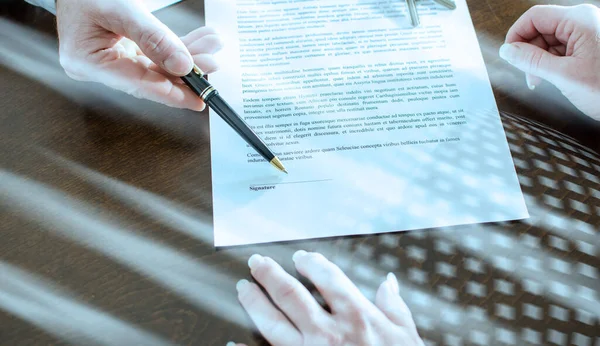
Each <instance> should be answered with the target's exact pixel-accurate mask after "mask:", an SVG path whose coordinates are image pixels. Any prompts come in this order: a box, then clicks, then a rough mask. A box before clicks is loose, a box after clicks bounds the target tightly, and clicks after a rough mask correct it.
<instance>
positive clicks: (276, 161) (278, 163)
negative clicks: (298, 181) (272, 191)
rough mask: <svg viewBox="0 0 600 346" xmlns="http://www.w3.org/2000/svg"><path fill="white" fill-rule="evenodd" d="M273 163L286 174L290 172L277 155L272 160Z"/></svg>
mask: <svg viewBox="0 0 600 346" xmlns="http://www.w3.org/2000/svg"><path fill="white" fill-rule="evenodd" d="M271 164H272V165H273V166H275V168H277V169H278V170H280V171H282V172H284V173H285V174H288V172H287V171H286V170H285V167H283V164H282V163H281V161H279V158H277V156H275V157H274V158H273V160H271Z"/></svg>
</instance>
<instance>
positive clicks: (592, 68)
mask: <svg viewBox="0 0 600 346" xmlns="http://www.w3.org/2000/svg"><path fill="white" fill-rule="evenodd" d="M500 56H501V57H502V58H503V59H505V60H507V61H508V62H509V63H510V64H512V65H513V66H515V67H516V68H518V69H520V70H521V71H523V72H525V73H526V77H527V81H528V84H529V87H530V88H531V89H533V88H535V86H536V85H537V84H539V82H540V80H539V78H542V79H545V80H547V81H549V82H550V83H552V84H554V85H555V86H556V87H557V88H558V89H559V90H560V91H561V92H562V93H563V94H564V95H565V96H566V97H567V98H568V99H569V101H571V102H572V103H573V104H574V105H575V106H576V107H577V108H579V110H581V111H582V112H583V113H585V114H587V115H589V116H590V117H592V118H594V119H596V120H600V101H599V100H600V9H599V8H598V7H596V6H593V5H578V6H566V7H565V6H534V7H532V8H531V9H529V10H528V11H527V12H525V14H523V15H522V16H521V18H519V19H518V20H517V21H516V22H515V23H514V24H513V26H512V27H511V28H510V30H509V31H508V34H507V35H506V42H505V44H504V45H502V47H501V48H500Z"/></svg>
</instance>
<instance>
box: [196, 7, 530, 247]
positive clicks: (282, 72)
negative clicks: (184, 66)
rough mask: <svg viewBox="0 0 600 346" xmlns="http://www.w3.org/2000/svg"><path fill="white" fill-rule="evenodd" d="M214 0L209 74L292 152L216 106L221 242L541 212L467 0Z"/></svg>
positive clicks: (213, 132)
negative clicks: (414, 12) (413, 3)
mask: <svg viewBox="0 0 600 346" xmlns="http://www.w3.org/2000/svg"><path fill="white" fill-rule="evenodd" d="M456 5H457V9H456V10H454V11H450V10H447V9H445V8H443V7H441V6H439V5H437V4H436V3H434V2H432V1H419V2H417V7H418V11H419V14H420V20H421V25H420V26H419V27H417V28H412V27H411V23H410V18H409V17H408V13H407V9H406V5H405V1H404V0H377V1H375V0H334V1H321V0H237V1H236V0H228V1H219V0H206V22H207V25H209V26H212V27H215V28H216V29H217V30H218V31H219V32H220V33H221V34H222V35H223V37H224V41H225V47H224V49H223V51H221V52H220V53H219V55H218V56H217V57H218V59H220V65H221V66H222V68H221V70H220V71H219V72H217V73H214V74H213V75H211V76H210V81H211V83H212V84H213V85H214V86H215V87H216V89H217V90H219V92H220V94H221V95H222V96H223V98H224V99H225V100H227V102H229V103H230V104H231V105H232V107H233V108H234V109H235V110H236V111H237V112H238V113H239V114H240V115H241V116H243V117H244V119H245V120H246V121H247V122H248V124H249V125H250V126H251V127H252V128H253V129H254V130H255V131H256V132H257V134H258V135H259V136H260V137H261V138H263V139H264V140H265V142H266V143H267V144H268V145H269V146H270V147H271V149H272V150H273V151H274V152H275V153H276V154H277V155H278V156H279V158H280V159H281V160H282V162H283V164H284V165H285V167H286V168H287V170H288V171H289V174H288V175H286V174H283V173H281V172H279V171H277V170H276V169H275V168H274V167H272V166H271V165H270V164H269V163H267V162H266V161H264V160H263V159H262V158H261V157H260V156H259V155H258V154H257V153H256V152H255V151H254V150H253V149H252V148H251V147H249V146H248V145H247V144H246V143H245V142H244V140H243V139H241V138H240V137H239V136H238V135H237V134H236V133H235V131H234V130H232V129H231V128H230V127H229V126H228V125H227V124H226V123H225V122H224V121H223V120H221V119H220V118H219V116H218V115H217V114H215V113H214V112H210V137H211V152H212V182H213V208H214V214H213V217H214V237H215V245H216V246H230V245H242V244H252V243H264V242H276V241H289V240H297V239H308V238H321V237H334V236H344V235H355V234H372V233H384V232H394V231H405V230H414V229H423V228H433V227H441V226H451V225H461V224H471V223H483V222H494V221H506V220H516V219H523V218H527V217H528V212H527V208H526V206H525V202H524V199H523V195H522V192H521V189H520V186H519V181H518V179H517V175H516V172H515V168H514V165H513V161H512V158H511V155H510V151H509V147H508V143H507V140H506V136H505V133H504V130H503V127H502V123H501V121H500V117H499V114H498V109H497V106H496V103H495V100H494V96H493V94H492V89H491V86H490V82H489V78H488V75H487V71H486V68H485V65H484V61H483V58H482V55H481V52H480V49H479V45H478V42H477V38H476V36H475V31H474V28H473V24H472V21H471V18H470V14H469V11H468V9H467V5H466V3H465V0H457V1H456Z"/></svg>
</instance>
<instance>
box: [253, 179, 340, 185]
mask: <svg viewBox="0 0 600 346" xmlns="http://www.w3.org/2000/svg"><path fill="white" fill-rule="evenodd" d="M330 180H333V179H321V180H304V181H285V182H282V183H271V184H252V185H250V186H268V185H285V184H304V183H320V182H322V181H330Z"/></svg>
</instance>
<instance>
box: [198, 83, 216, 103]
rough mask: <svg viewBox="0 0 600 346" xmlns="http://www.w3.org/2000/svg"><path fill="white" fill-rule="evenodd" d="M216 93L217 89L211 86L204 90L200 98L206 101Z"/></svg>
mask: <svg viewBox="0 0 600 346" xmlns="http://www.w3.org/2000/svg"><path fill="white" fill-rule="evenodd" d="M214 91H215V88H213V87H212V86H209V87H207V88H206V89H204V90H202V92H201V93H200V98H201V99H202V101H206V98H207V97H208V95H210V94H211V93H212V92H214Z"/></svg>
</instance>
